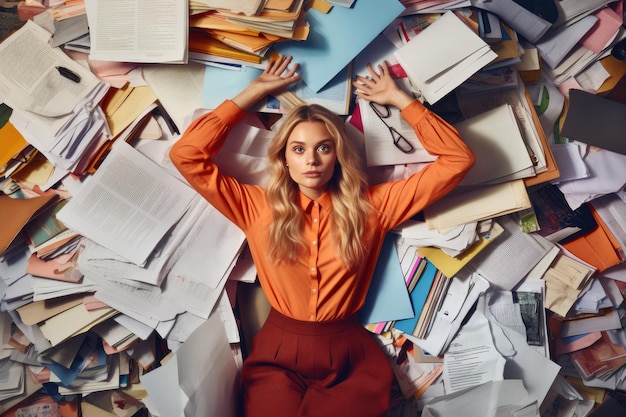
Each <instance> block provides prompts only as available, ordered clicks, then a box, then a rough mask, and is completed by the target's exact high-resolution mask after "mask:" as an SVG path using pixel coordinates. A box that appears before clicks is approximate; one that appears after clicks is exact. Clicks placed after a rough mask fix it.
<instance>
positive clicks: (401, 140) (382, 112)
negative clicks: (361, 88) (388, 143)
mask: <svg viewBox="0 0 626 417" xmlns="http://www.w3.org/2000/svg"><path fill="white" fill-rule="evenodd" d="M369 104H370V107H371V108H372V110H374V113H376V116H378V118H379V119H380V121H381V122H383V124H384V125H385V126H387V129H389V133H390V134H391V139H392V140H393V144H394V145H396V148H398V149H400V150H401V151H402V152H404V153H411V152H413V151H414V150H415V148H414V147H413V145H411V142H409V141H408V140H407V138H405V137H404V136H402V135H401V134H400V132H398V131H397V130H396V129H395V128H394V127H393V126H389V125H388V124H387V122H386V121H385V119H388V118H389V116H391V110H390V109H389V106H388V105H386V104H385V105H384V106H381V105H379V104H376V103H374V102H372V101H370V102H369Z"/></svg>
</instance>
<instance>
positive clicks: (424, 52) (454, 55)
mask: <svg viewBox="0 0 626 417" xmlns="http://www.w3.org/2000/svg"><path fill="white" fill-rule="evenodd" d="M394 56H395V57H396V59H397V60H398V62H399V63H400V65H402V68H404V70H405V71H406V73H407V75H408V76H409V78H410V79H411V81H412V82H413V83H414V84H415V86H416V87H417V88H418V89H419V91H420V92H421V94H422V95H423V96H424V98H425V99H426V101H428V102H429V103H431V104H434V103H436V102H437V101H439V100H440V99H441V98H443V97H444V96H445V95H447V94H448V93H450V92H451V91H452V90H454V89H455V88H456V87H458V86H459V85H461V83H463V82H464V81H465V80H467V79H468V78H470V77H471V76H472V75H473V74H474V73H476V72H477V71H478V70H480V69H481V68H483V67H485V66H486V65H487V64H489V63H490V62H491V61H493V60H494V59H496V57H497V56H498V55H497V54H496V53H495V52H493V50H491V48H490V47H489V45H488V44H487V43H486V42H485V41H483V40H482V39H481V38H480V37H479V36H478V35H477V34H476V33H475V32H474V31H472V30H471V29H470V28H469V27H468V26H467V25H466V24H465V23H463V21H461V19H459V18H458V17H457V16H456V15H455V14H454V12H451V11H450V12H446V13H444V14H443V15H442V16H441V17H440V18H439V19H437V20H436V21H435V22H433V23H431V24H430V25H429V26H428V27H427V28H426V29H424V30H423V31H422V32H420V33H419V35H417V36H416V37H414V38H413V39H412V40H411V41H409V42H408V43H407V44H406V45H404V46H402V47H401V48H399V49H398V50H397V51H396V52H395V53H394Z"/></svg>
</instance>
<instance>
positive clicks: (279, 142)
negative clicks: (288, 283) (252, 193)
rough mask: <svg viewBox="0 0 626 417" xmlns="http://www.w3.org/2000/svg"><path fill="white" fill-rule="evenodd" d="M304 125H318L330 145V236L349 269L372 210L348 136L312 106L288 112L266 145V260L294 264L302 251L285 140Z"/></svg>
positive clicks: (361, 249) (332, 117)
mask: <svg viewBox="0 0 626 417" xmlns="http://www.w3.org/2000/svg"><path fill="white" fill-rule="evenodd" d="M304 121H308V122H320V123H323V124H324V126H326V129H327V130H328V132H329V133H330V136H331V139H332V140H333V141H334V144H335V149H336V154H337V165H336V166H335V171H334V174H333V177H332V178H331V179H330V182H329V184H328V191H329V193H330V196H331V200H332V215H331V216H332V217H331V219H330V221H331V222H332V228H331V230H332V232H331V233H332V239H333V245H334V250H335V252H336V254H337V257H338V258H339V259H341V260H342V261H343V263H344V264H345V265H346V266H347V267H348V268H352V267H354V266H355V265H357V264H358V263H359V262H360V261H362V260H363V258H364V256H365V253H366V251H367V244H368V240H367V235H366V231H367V220H368V216H369V213H370V212H371V210H372V206H371V205H370V203H369V201H368V199H367V193H366V191H367V177H366V175H365V171H364V164H363V159H362V157H361V155H362V153H361V151H360V149H359V147H358V146H357V144H356V143H355V142H354V141H353V140H351V139H350V138H349V136H348V134H347V132H346V130H345V126H344V123H343V121H342V120H341V118H340V117H339V116H337V115H336V114H335V113H333V112H332V111H330V110H328V109H326V108H325V107H323V106H320V105H316V104H311V105H307V104H304V105H300V106H297V107H295V108H293V109H292V110H291V111H290V112H289V113H288V114H287V115H285V116H284V117H283V119H281V121H280V126H279V128H278V130H277V131H276V133H275V135H274V138H273V140H272V142H271V143H270V145H269V149H268V166H269V177H268V182H267V186H266V194H267V200H268V202H269V205H270V207H271V208H272V212H273V217H274V220H273V222H272V224H271V226H270V229H269V256H270V258H271V259H272V260H274V261H275V262H294V261H295V260H296V259H297V258H298V256H299V255H302V254H303V253H305V252H306V248H307V245H306V242H305V240H304V237H303V236H302V230H303V226H304V213H303V212H302V209H301V208H300V206H299V205H298V201H299V198H298V193H299V191H298V184H297V183H296V182H294V181H293V180H292V179H291V177H290V175H289V172H288V170H287V169H286V168H285V163H286V161H285V150H286V147H287V141H288V139H289V136H290V135H291V132H292V131H293V129H294V128H295V126H296V125H297V124H298V123H301V122H304Z"/></svg>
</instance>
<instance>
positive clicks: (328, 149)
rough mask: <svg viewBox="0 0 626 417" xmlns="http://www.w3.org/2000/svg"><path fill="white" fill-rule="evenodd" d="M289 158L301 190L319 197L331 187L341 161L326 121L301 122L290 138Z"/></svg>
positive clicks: (313, 198)
mask: <svg viewBox="0 0 626 417" xmlns="http://www.w3.org/2000/svg"><path fill="white" fill-rule="evenodd" d="M285 161H286V163H287V169H288V170H289V175H290V176H291V179H292V180H293V181H294V182H296V183H297V184H298V187H299V188H300V191H302V193H303V194H305V195H306V196H307V197H309V198H310V199H312V200H317V199H318V198H319V197H320V196H321V195H322V194H323V193H324V192H325V191H326V190H327V188H328V182H329V181H330V179H331V178H332V176H333V173H334V171H335V163H336V161H337V154H336V151H335V142H334V141H333V139H332V138H331V136H330V133H329V132H328V129H326V126H325V125H324V123H322V122H308V121H307V122H300V123H298V124H297V125H296V127H295V128H294V129H293V130H292V132H291V135H290V136H289V139H288V140H287V146H286V147H285Z"/></svg>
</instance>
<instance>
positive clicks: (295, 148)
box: [293, 146, 304, 153]
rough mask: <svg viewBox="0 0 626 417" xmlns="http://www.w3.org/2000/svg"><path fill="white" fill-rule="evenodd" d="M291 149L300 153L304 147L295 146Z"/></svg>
mask: <svg viewBox="0 0 626 417" xmlns="http://www.w3.org/2000/svg"><path fill="white" fill-rule="evenodd" d="M293 151H294V152H296V153H302V152H304V148H303V147H302V146H295V147H294V148H293Z"/></svg>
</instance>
